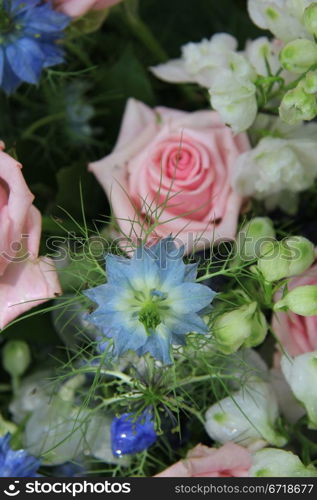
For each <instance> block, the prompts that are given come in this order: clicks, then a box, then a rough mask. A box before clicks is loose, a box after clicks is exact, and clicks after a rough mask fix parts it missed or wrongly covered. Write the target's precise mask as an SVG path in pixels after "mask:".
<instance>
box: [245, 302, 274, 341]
mask: <svg viewBox="0 0 317 500" xmlns="http://www.w3.org/2000/svg"><path fill="white" fill-rule="evenodd" d="M267 330H268V327H267V322H266V319H265V316H264V314H263V313H262V312H261V311H259V310H257V311H256V312H255V313H254V315H253V317H252V331H251V334H250V335H249V337H248V338H247V339H246V341H245V342H244V344H243V346H244V347H256V346H257V345H260V344H262V342H263V341H264V339H265V337H266V334H267Z"/></svg>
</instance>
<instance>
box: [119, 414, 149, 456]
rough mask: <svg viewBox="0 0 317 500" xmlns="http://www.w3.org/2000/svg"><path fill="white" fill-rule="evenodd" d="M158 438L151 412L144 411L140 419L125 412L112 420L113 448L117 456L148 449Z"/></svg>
mask: <svg viewBox="0 0 317 500" xmlns="http://www.w3.org/2000/svg"><path fill="white" fill-rule="evenodd" d="M156 438H157V436H156V432H155V430H154V424H153V421H152V417H151V414H150V412H144V413H143V414H142V415H141V416H140V417H139V418H138V419H135V418H134V416H133V415H132V414H131V413H124V414H123V415H121V417H119V418H117V417H115V418H114V419H113V420H112V422H111V448H112V453H113V454H114V455H115V456H116V457H120V456H121V455H128V454H132V453H139V452H140V451H143V450H146V449H147V448H148V447H149V446H151V445H152V444H153V443H155V441H156Z"/></svg>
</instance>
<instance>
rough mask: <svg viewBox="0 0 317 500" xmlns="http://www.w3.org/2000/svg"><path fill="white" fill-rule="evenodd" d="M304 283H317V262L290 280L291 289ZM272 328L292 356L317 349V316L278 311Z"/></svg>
mask: <svg viewBox="0 0 317 500" xmlns="http://www.w3.org/2000/svg"><path fill="white" fill-rule="evenodd" d="M303 285H317V264H314V265H313V266H312V267H311V268H310V269H309V270H308V271H306V272H305V273H303V274H302V275H301V276H296V277H295V278H293V279H292V280H291V281H290V282H289V289H290V290H292V289H293V288H296V287H298V286H303ZM278 298H279V297H278V296H277V297H276V299H278ZM272 328H273V331H274V332H275V333H276V335H277V337H278V339H279V340H280V342H281V344H282V346H283V347H284V348H285V349H286V351H287V352H288V353H289V354H290V355H291V356H298V355H299V354H304V353H306V352H311V351H315V350H317V316H309V317H308V316H307V317H306V316H299V315H298V314H295V313H293V312H291V311H289V312H278V313H276V314H274V316H273V321H272Z"/></svg>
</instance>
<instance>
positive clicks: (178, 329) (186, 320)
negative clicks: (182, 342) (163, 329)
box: [168, 313, 208, 335]
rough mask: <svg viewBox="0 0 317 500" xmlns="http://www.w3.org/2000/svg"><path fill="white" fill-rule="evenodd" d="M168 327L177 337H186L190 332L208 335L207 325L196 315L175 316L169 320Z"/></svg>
mask: <svg viewBox="0 0 317 500" xmlns="http://www.w3.org/2000/svg"><path fill="white" fill-rule="evenodd" d="M168 326H169V327H170V329H171V330H172V331H173V333H175V334H176V335H186V334H187V333H189V332H196V333H208V327H207V325H206V323H205V322H204V321H203V320H202V319H201V317H200V316H198V314H195V313H192V314H184V315H183V316H181V317H179V316H175V317H174V318H172V319H169V321H168Z"/></svg>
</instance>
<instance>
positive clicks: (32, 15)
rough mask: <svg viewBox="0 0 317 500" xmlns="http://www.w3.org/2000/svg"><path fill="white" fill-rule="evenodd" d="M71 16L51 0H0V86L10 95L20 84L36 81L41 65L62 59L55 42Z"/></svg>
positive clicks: (61, 34)
mask: <svg viewBox="0 0 317 500" xmlns="http://www.w3.org/2000/svg"><path fill="white" fill-rule="evenodd" d="M69 22H70V18H69V17H68V16H65V14H62V13H60V12H56V11H55V10H54V9H53V7H52V4H51V2H42V1H41V0H0V87H2V88H3V90H4V91H5V92H6V93H7V94H11V93H12V92H14V91H15V89H16V88H17V87H18V86H19V85H20V84H21V83H22V82H27V83H33V84H35V83H37V82H38V81H39V78H40V76H41V72H42V69H43V68H47V67H49V66H54V65H55V64H60V63H61V62H63V50H62V49H61V48H60V47H58V45H57V44H56V42H57V41H58V40H60V39H61V38H62V36H63V30H64V28H66V26H67V25H68V24H69Z"/></svg>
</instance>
